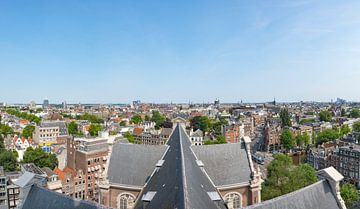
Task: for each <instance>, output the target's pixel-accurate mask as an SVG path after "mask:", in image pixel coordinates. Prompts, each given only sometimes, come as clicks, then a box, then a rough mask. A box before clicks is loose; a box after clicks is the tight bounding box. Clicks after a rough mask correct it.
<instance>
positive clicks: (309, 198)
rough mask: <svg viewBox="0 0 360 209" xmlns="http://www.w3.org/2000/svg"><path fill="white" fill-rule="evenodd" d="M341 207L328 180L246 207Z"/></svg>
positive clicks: (320, 208) (265, 208)
mask: <svg viewBox="0 0 360 209" xmlns="http://www.w3.org/2000/svg"><path fill="white" fill-rule="evenodd" d="M289 208H291V209H341V208H340V207H339V206H338V203H337V201H336V197H335V196H334V194H333V193H332V192H331V187H330V185H329V183H328V182H327V180H321V181H319V182H317V183H315V184H312V185H310V186H307V187H305V188H302V189H300V190H297V191H295V192H292V193H289V194H286V195H283V196H280V197H277V198H274V199H271V200H268V201H265V202H262V203H259V204H256V205H252V206H248V207H245V209H289Z"/></svg>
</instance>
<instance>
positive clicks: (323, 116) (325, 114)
mask: <svg viewBox="0 0 360 209" xmlns="http://www.w3.org/2000/svg"><path fill="white" fill-rule="evenodd" d="M319 118H320V121H324V122H330V121H331V120H332V115H331V113H330V112H329V111H326V110H323V111H321V112H320V113H319Z"/></svg>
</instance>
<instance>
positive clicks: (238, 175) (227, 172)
mask: <svg viewBox="0 0 360 209" xmlns="http://www.w3.org/2000/svg"><path fill="white" fill-rule="evenodd" d="M191 149H192V150H193V151H194V153H195V155H196V156H197V158H198V159H199V160H201V161H202V163H203V164H204V168H205V171H206V173H207V174H208V175H209V177H210V179H211V180H212V181H213V182H214V184H215V185H216V186H226V185H234V184H239V183H248V182H249V181H250V180H251V177H250V176H251V170H250V164H249V159H248V156H247V153H246V149H245V144H244V143H243V142H242V143H235V144H217V145H206V146H192V147H191Z"/></svg>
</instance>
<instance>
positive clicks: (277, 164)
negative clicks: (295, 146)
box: [261, 154, 317, 201]
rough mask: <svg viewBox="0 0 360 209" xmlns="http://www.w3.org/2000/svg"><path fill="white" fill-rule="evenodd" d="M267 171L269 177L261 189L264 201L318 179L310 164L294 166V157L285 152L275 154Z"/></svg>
mask: <svg viewBox="0 0 360 209" xmlns="http://www.w3.org/2000/svg"><path fill="white" fill-rule="evenodd" d="M267 171H268V178H267V179H266V181H265V182H264V184H263V188H262V191H261V196H262V200H263V201H265V200H269V199H272V198H275V197H278V196H281V195H284V194H288V193H290V192H293V191H296V190H298V189H301V188H303V187H306V186H308V185H310V184H313V183H315V182H316V181H317V177H316V172H315V170H314V168H312V167H311V166H310V165H308V164H301V165H300V166H294V165H293V162H292V159H291V158H290V157H289V156H287V155H284V154H277V155H274V160H273V161H272V162H271V163H270V165H269V167H268V168H267Z"/></svg>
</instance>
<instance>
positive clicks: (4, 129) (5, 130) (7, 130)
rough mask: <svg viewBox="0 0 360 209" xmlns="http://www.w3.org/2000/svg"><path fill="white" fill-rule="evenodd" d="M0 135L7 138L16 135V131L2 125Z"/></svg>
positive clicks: (0, 125)
mask: <svg viewBox="0 0 360 209" xmlns="http://www.w3.org/2000/svg"><path fill="white" fill-rule="evenodd" d="M0 134H2V135H3V136H5V137H7V136H9V135H12V134H14V130H13V129H12V128H11V127H10V126H8V125H3V124H0Z"/></svg>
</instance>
